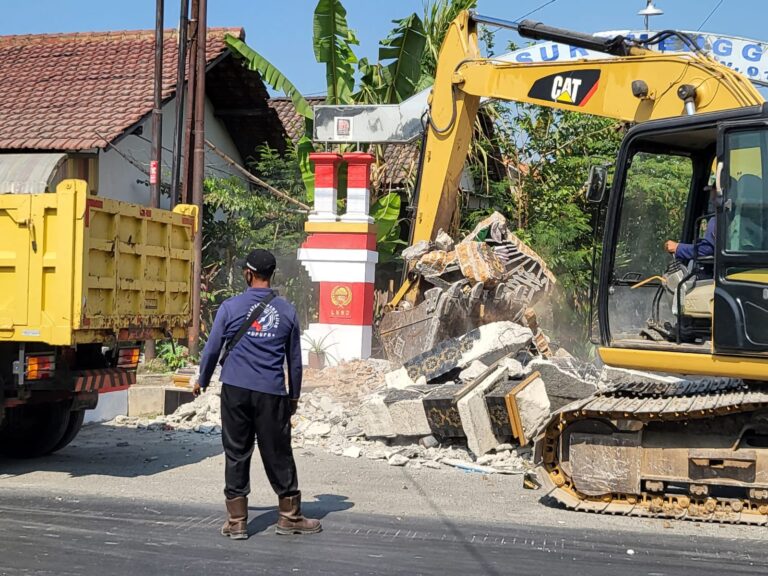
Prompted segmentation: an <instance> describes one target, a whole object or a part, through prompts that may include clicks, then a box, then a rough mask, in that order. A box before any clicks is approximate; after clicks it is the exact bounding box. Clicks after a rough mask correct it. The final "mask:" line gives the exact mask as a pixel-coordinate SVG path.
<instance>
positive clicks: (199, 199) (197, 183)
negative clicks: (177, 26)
mask: <svg viewBox="0 0 768 576" xmlns="http://www.w3.org/2000/svg"><path fill="white" fill-rule="evenodd" d="M197 1H198V15H197V74H196V78H195V105H194V107H195V122H194V127H193V136H194V141H195V149H194V160H193V165H192V203H193V204H194V205H195V206H197V210H198V213H197V224H198V227H197V234H196V235H195V261H194V266H193V271H192V329H191V330H190V332H189V352H190V354H192V355H197V353H198V352H199V349H200V303H201V301H200V288H201V282H200V277H201V275H202V270H203V267H202V256H203V178H204V177H205V68H206V63H207V60H206V54H205V49H206V36H207V34H206V9H207V1H206V0H197Z"/></svg>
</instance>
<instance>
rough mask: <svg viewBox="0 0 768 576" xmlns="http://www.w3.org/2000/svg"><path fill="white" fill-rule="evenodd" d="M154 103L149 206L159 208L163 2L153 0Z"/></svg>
mask: <svg viewBox="0 0 768 576" xmlns="http://www.w3.org/2000/svg"><path fill="white" fill-rule="evenodd" d="M155 1H156V3H155V90H154V92H155V94H154V96H155V101H154V106H153V107H152V158H151V159H150V161H149V204H150V206H152V208H158V207H159V206H160V183H161V181H162V175H161V169H162V165H163V111H162V105H163V0H155Z"/></svg>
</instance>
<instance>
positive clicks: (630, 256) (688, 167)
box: [616, 152, 693, 277]
mask: <svg viewBox="0 0 768 576" xmlns="http://www.w3.org/2000/svg"><path fill="white" fill-rule="evenodd" d="M692 172H693V166H692V163H691V160H690V159H689V158H686V157H683V156H668V155H657V154H648V153H645V152H640V153H638V154H635V156H634V158H633V159H632V164H631V166H630V167H629V170H628V171H627V180H626V184H625V190H624V204H623V206H622V211H621V212H622V214H621V222H620V231H619V237H618V242H617V245H616V269H617V274H618V275H623V273H625V272H630V271H631V272H638V273H640V274H642V275H643V276H646V277H647V276H653V275H655V274H658V273H659V272H662V271H663V270H664V268H665V267H666V266H667V264H668V263H669V256H668V255H667V254H666V253H665V252H664V250H662V246H663V245H664V242H665V241H666V240H675V239H677V238H678V237H679V236H680V231H681V230H682V229H683V220H684V218H685V208H686V205H687V202H688V192H689V188H690V182H691V175H692ZM649 222H653V226H648V223H649Z"/></svg>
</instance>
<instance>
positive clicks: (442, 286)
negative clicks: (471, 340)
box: [379, 212, 556, 365]
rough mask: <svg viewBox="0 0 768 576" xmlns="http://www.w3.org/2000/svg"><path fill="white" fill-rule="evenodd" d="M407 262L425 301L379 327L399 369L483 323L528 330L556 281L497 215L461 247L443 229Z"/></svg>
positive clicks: (406, 306) (406, 255)
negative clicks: (529, 315) (533, 311)
mask: <svg viewBox="0 0 768 576" xmlns="http://www.w3.org/2000/svg"><path fill="white" fill-rule="evenodd" d="M403 259H404V260H405V261H406V263H407V265H408V267H409V269H410V270H411V272H412V274H414V275H416V276H417V277H418V279H419V282H420V285H421V286H423V287H424V293H423V301H421V302H417V303H415V305H413V304H411V303H409V302H402V303H401V304H402V305H401V306H400V307H399V308H398V309H396V310H394V311H391V312H390V313H388V314H386V315H385V316H384V318H383V319H382V321H381V325H380V327H379V334H380V338H381V341H382V344H383V345H384V350H385V352H386V355H387V358H388V359H389V360H390V361H391V362H393V363H394V364H397V365H401V364H405V363H406V362H408V361H409V360H411V359H413V358H414V357H418V356H419V355H420V354H423V353H425V352H427V351H429V350H432V349H433V348H434V347H435V346H436V345H438V344H439V343H440V342H443V341H446V340H448V339H450V338H455V337H461V336H463V335H465V334H467V333H468V332H470V331H472V330H473V329H475V328H478V327H480V326H482V325H483V324H488V323H492V322H497V321H501V320H507V321H513V322H516V323H519V324H523V323H524V318H525V314H526V311H527V310H528V309H529V308H530V307H531V306H533V305H534V304H536V302H537V301H538V300H539V299H541V298H542V297H543V296H544V295H546V294H547V293H549V292H550V291H551V290H552V288H553V286H554V285H555V282H556V280H555V277H554V275H553V274H552V272H550V270H549V269H548V268H547V266H546V264H545V263H544V261H543V260H542V259H541V258H540V257H539V255H538V254H536V252H534V251H533V250H532V249H531V248H530V247H528V246H527V245H526V244H525V243H524V242H523V241H522V240H520V238H518V237H517V236H515V234H513V233H512V232H511V231H510V230H509V227H508V225H507V221H506V219H505V218H504V216H502V215H501V214H499V213H498V212H495V213H493V214H492V215H491V216H489V217H488V218H486V219H485V220H483V221H481V222H480V223H479V224H478V225H477V227H476V228H475V230H473V231H472V233H471V234H469V235H468V236H466V237H465V238H464V239H463V240H462V241H461V242H459V243H455V244H454V243H453V242H452V240H451V238H450V237H449V236H448V235H447V234H445V233H444V232H442V231H441V232H440V233H439V234H438V236H437V238H436V240H435V241H433V242H428V241H420V242H417V243H416V244H414V245H413V246H410V247H408V248H407V249H406V250H404V251H403ZM430 287H431V288H430ZM537 336H538V335H537V334H534V337H537Z"/></svg>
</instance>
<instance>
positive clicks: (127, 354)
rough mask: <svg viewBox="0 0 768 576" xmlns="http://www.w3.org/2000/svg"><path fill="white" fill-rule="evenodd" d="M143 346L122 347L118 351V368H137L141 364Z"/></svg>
mask: <svg viewBox="0 0 768 576" xmlns="http://www.w3.org/2000/svg"><path fill="white" fill-rule="evenodd" d="M140 355H141V348H140V347H139V346H135V347H130V348H120V349H119V350H118V352H117V367H118V368H136V367H137V366H138V365H139V356H140Z"/></svg>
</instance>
